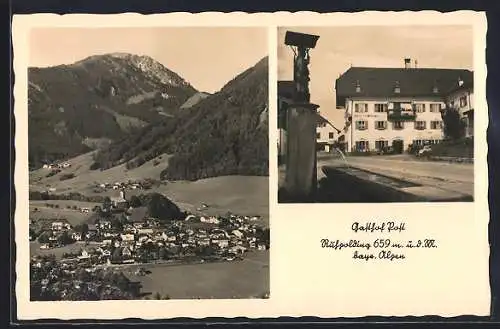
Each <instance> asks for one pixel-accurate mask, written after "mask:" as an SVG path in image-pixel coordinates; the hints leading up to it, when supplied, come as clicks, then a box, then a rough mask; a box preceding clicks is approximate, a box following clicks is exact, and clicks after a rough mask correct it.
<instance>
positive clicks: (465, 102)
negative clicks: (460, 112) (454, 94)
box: [460, 96, 467, 107]
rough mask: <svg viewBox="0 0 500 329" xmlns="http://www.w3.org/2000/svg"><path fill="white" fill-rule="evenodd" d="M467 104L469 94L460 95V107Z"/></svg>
mask: <svg viewBox="0 0 500 329" xmlns="http://www.w3.org/2000/svg"><path fill="white" fill-rule="evenodd" d="M465 106H467V96H462V97H460V107H465Z"/></svg>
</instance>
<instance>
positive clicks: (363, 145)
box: [356, 141, 369, 152]
mask: <svg viewBox="0 0 500 329" xmlns="http://www.w3.org/2000/svg"><path fill="white" fill-rule="evenodd" d="M368 149H369V144H368V141H357V142H356V151H358V152H366V151H368Z"/></svg>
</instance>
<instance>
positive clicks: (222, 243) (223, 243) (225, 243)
mask: <svg viewBox="0 0 500 329" xmlns="http://www.w3.org/2000/svg"><path fill="white" fill-rule="evenodd" d="M218 245H219V248H227V247H228V246H229V240H227V239H219V241H218Z"/></svg>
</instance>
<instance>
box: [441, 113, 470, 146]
mask: <svg viewBox="0 0 500 329" xmlns="http://www.w3.org/2000/svg"><path fill="white" fill-rule="evenodd" d="M441 118H442V119H443V125H444V126H443V132H444V135H445V136H446V137H448V138H450V139H454V140H456V139H460V138H462V137H464V136H465V123H464V122H463V121H462V120H461V118H460V113H459V112H458V110H457V109H455V108H446V109H444V110H443V111H442V112H441Z"/></svg>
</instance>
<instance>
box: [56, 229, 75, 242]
mask: <svg viewBox="0 0 500 329" xmlns="http://www.w3.org/2000/svg"><path fill="white" fill-rule="evenodd" d="M57 242H59V243H60V244H62V245H67V244H71V243H73V242H75V240H73V238H72V237H71V236H70V235H69V233H68V232H63V233H62V234H61V235H59V236H58V237H57Z"/></svg>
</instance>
